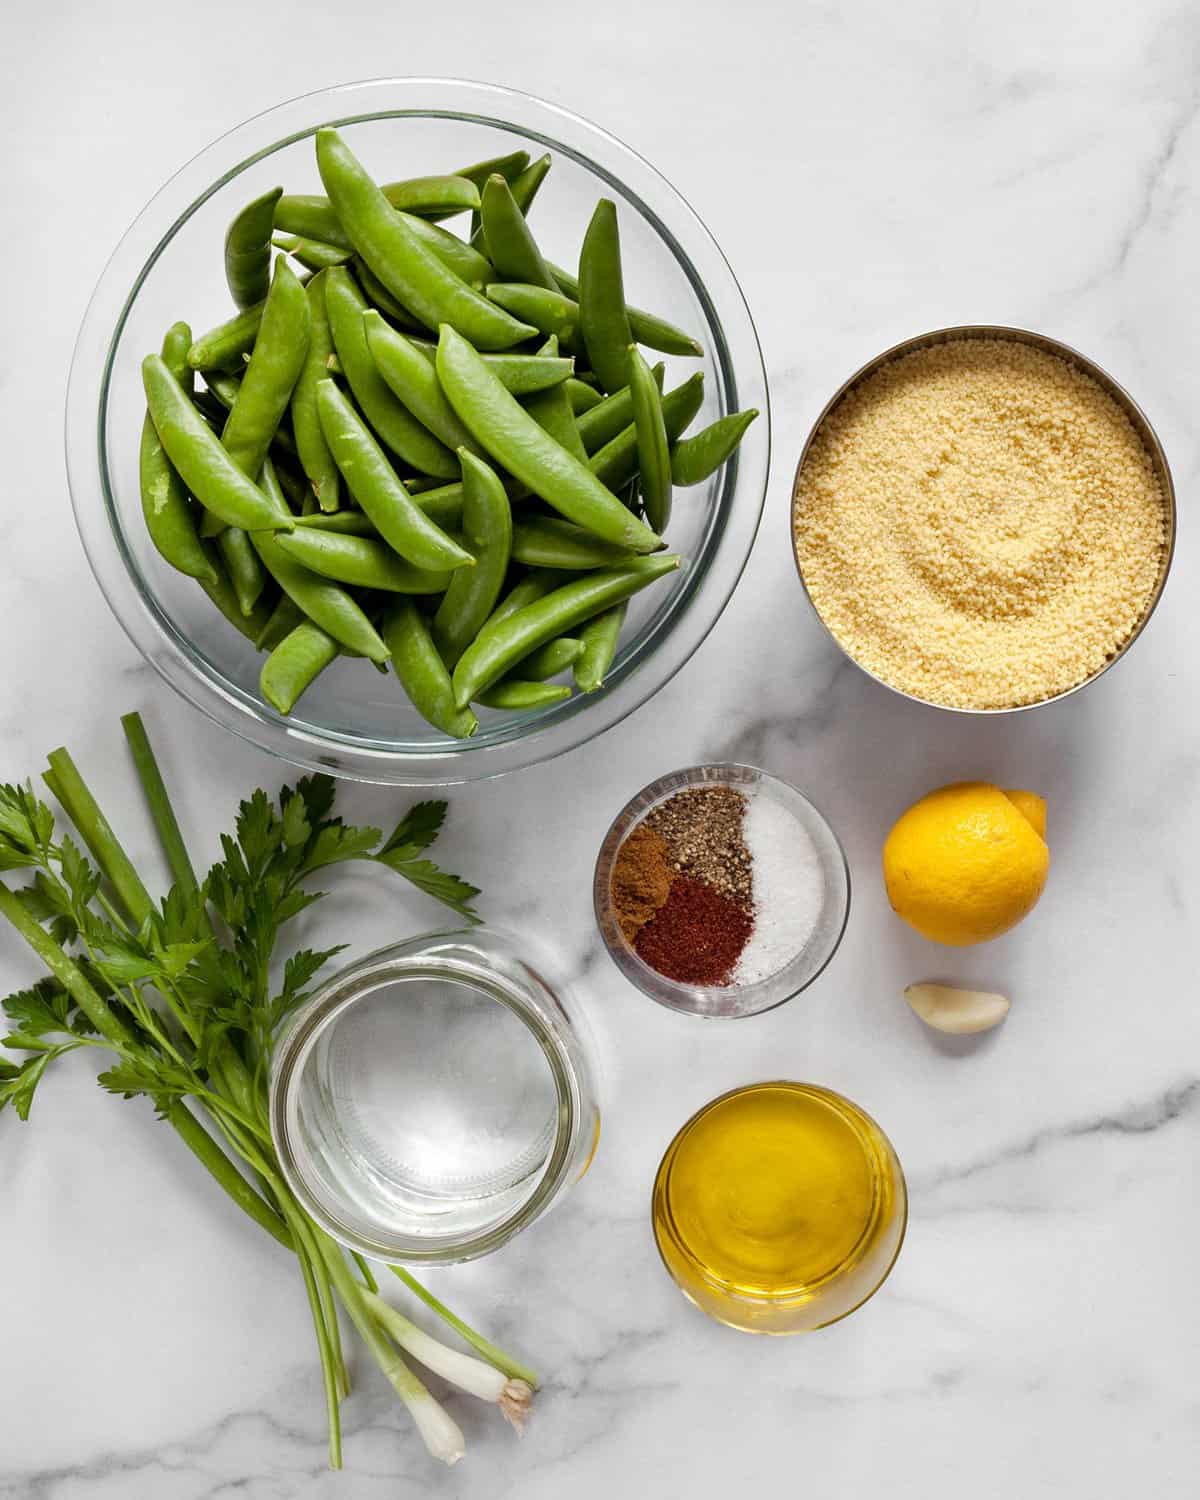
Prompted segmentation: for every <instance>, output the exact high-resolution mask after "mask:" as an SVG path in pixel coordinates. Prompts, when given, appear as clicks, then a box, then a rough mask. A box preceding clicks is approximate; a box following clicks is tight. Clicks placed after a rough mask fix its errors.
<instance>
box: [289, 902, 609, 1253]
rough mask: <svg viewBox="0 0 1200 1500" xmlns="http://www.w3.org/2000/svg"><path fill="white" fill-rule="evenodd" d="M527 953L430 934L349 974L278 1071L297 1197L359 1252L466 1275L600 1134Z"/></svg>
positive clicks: (295, 1023)
mask: <svg viewBox="0 0 1200 1500" xmlns="http://www.w3.org/2000/svg"><path fill="white" fill-rule="evenodd" d="M566 996H567V992H566V988H565V986H564V985H563V984H562V983H561V981H560V980H558V979H557V978H555V976H554V970H553V967H552V966H550V965H547V963H546V961H545V960H544V959H543V958H542V957H541V956H540V955H536V956H534V955H533V954H532V952H531V946H530V944H529V942H528V940H527V939H526V938H524V937H522V938H519V939H518V938H515V937H513V936H511V935H509V934H507V933H504V932H500V931H497V930H496V929H493V928H486V927H471V928H466V929H463V930H462V931H458V932H434V933H426V934H423V935H421V936H419V937H416V938H411V939H409V940H408V941H407V942H404V943H398V944H396V945H395V946H393V947H390V948H382V949H380V950H379V951H378V952H377V953H372V954H370V955H368V957H366V958H364V959H362V960H361V961H360V962H359V963H356V964H352V965H350V966H349V967H348V968H345V969H343V970H342V971H341V972H340V973H338V974H336V975H334V976H333V978H331V979H330V980H329V982H328V983H327V984H325V985H324V986H322V988H321V989H320V990H319V991H318V992H317V993H316V994H315V995H313V996H312V998H311V999H310V1000H309V1001H308V1002H307V1004H306V1005H305V1006H304V1007H303V1009H302V1010H300V1011H299V1012H297V1014H296V1016H295V1017H294V1018H293V1020H292V1023H291V1025H290V1026H289V1027H288V1029H287V1031H286V1032H285V1034H284V1035H283V1036H282V1038H281V1039H280V1042H279V1045H278V1047H277V1048H276V1052H275V1057H274V1061H273V1064H272V1070H271V1091H270V1118H271V1135H272V1138H273V1140H274V1142H275V1148H276V1151H277V1152H278V1154H279V1163H280V1166H281V1168H282V1170H283V1174H284V1176H285V1177H286V1179H287V1182H288V1185H289V1187H291V1189H292V1191H293V1192H294V1193H295V1194H296V1196H297V1198H298V1199H299V1200H300V1202H301V1203H302V1204H303V1205H304V1207H305V1208H306V1209H307V1211H308V1212H309V1213H310V1214H311V1215H312V1217H313V1218H314V1219H315V1220H316V1221H317V1222H318V1223H319V1224H321V1225H322V1227H323V1228H325V1229H327V1230H328V1231H329V1233H330V1234H332V1235H333V1236H334V1237H335V1238H336V1239H338V1240H340V1241H341V1242H342V1244H344V1245H346V1246H348V1247H349V1248H350V1249H351V1250H357V1251H359V1252H360V1253H362V1254H364V1255H370V1256H373V1257H375V1258H377V1259H380V1260H386V1261H411V1262H424V1263H428V1262H442V1261H460V1260H471V1259H473V1258H475V1257H476V1256H479V1255H485V1254H487V1253H488V1252H489V1251H491V1250H495V1249H497V1248H499V1246H501V1245H503V1244H505V1243H506V1242H507V1241H508V1240H510V1239H511V1238H512V1237H513V1235H515V1234H517V1233H518V1232H519V1231H520V1230H522V1229H524V1228H525V1227H526V1226H527V1225H529V1224H532V1223H533V1221H534V1220H535V1219H537V1218H539V1217H540V1216H541V1215H542V1214H544V1213H545V1212H546V1211H547V1209H549V1208H550V1206H551V1205H552V1204H553V1203H555V1202H557V1201H558V1199H559V1198H560V1197H561V1196H562V1194H563V1193H564V1192H565V1191H566V1190H567V1188H569V1187H570V1186H571V1184H572V1183H575V1182H577V1181H578V1180H579V1179H580V1178H581V1177H582V1176H583V1174H584V1173H585V1172H586V1171H587V1169H588V1167H589V1166H590V1165H591V1161H592V1157H593V1156H594V1155H595V1151H596V1145H597V1142H598V1140H599V1134H600V1114H599V1110H598V1107H597V1104H596V1099H595V1090H594V1085H593V1082H592V1076H591V1067H590V1065H589V1062H588V1056H587V1053H588V1048H587V1044H586V1037H585V1036H584V1034H583V1031H582V1024H583V1023H582V1020H581V1018H579V1017H577V1016H572V1014H571V1013H570V1011H569V1009H568V1003H567V998H566Z"/></svg>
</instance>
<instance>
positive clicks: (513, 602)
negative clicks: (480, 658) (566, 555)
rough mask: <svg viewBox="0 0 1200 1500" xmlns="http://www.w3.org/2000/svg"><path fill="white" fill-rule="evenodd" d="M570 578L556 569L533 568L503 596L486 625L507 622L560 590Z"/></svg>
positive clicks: (567, 574)
mask: <svg viewBox="0 0 1200 1500" xmlns="http://www.w3.org/2000/svg"><path fill="white" fill-rule="evenodd" d="M570 578H571V575H570V574H569V573H563V572H560V571H559V570H558V569H556V568H535V569H534V570H533V572H531V573H527V574H526V575H525V577H524V578H522V579H521V581H520V582H519V583H516V584H514V585H513V587H512V588H511V589H510V590H509V591H508V593H507V594H505V596H504V598H503V599H501V601H500V603H499V604H497V606H496V608H495V609H494V610H493V611H492V612H491V614H490V615H489V616H488V618H487V624H488V625H498V624H499V623H500V621H501V620H507V619H508V617H509V616H510V615H515V614H516V613H517V611H518V610H521V609H524V608H525V606H526V605H527V604H536V603H537V601H538V600H539V599H544V598H545V597H546V595H547V594H548V593H550V592H551V590H553V589H557V588H561V587H562V585H563V584H564V583H568V582H570Z"/></svg>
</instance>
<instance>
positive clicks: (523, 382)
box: [409, 337, 630, 426]
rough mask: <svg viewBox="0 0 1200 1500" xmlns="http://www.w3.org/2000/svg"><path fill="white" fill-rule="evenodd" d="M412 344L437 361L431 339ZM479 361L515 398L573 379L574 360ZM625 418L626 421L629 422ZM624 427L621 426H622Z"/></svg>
mask: <svg viewBox="0 0 1200 1500" xmlns="http://www.w3.org/2000/svg"><path fill="white" fill-rule="evenodd" d="M409 343H410V344H411V345H412V346H413V348H414V349H415V350H416V351H417V353H418V354H420V356H421V358H422V359H427V360H428V361H429V363H430V364H431V365H432V364H436V362H437V345H436V344H431V343H430V342H429V341H428V339H423V338H416V337H412V338H410V339H409ZM479 357H480V359H482V360H483V362H484V364H485V365H487V367H488V369H489V370H491V372H492V374H493V375H495V377H496V378H497V380H499V382H500V384H501V385H502V386H503V387H504V389H505V390H506V391H511V392H512V393H513V395H514V396H531V395H532V394H533V393H534V391H545V390H549V388H550V387H551V386H552V385H559V384H561V383H562V382H563V381H564V380H567V379H568V378H569V377H570V374H571V371H572V370H573V369H574V368H575V361H574V360H573V359H571V358H567V357H564V358H561V359H560V358H559V357H558V356H557V355H554V356H547V355H543V354H481V355H480V356H479ZM629 420H630V419H629V418H626V421H629ZM624 425H625V424H624V423H622V426H624Z"/></svg>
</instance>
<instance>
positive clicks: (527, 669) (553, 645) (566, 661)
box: [512, 635, 583, 682]
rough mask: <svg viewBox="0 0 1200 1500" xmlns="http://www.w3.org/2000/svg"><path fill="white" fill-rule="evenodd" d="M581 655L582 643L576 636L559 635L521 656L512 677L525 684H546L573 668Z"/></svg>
mask: <svg viewBox="0 0 1200 1500" xmlns="http://www.w3.org/2000/svg"><path fill="white" fill-rule="evenodd" d="M582 654H583V642H582V641H581V640H580V639H579V637H578V636H574V635H560V636H558V637H557V638H556V639H555V640H553V641H547V642H546V644H545V645H544V646H539V647H538V649H537V650H536V651H531V652H530V653H529V655H528V656H523V657H522V658H521V660H520V661H519V662H518V663H517V664H516V666H515V667H514V668H513V670H512V675H513V676H514V677H516V678H519V679H521V680H522V681H525V682H547V681H549V679H550V678H551V677H557V676H558V674H559V673H560V672H565V671H566V670H567V668H568V667H571V666H574V664H575V663H576V662H577V661H578V660H579V658H580V656H582Z"/></svg>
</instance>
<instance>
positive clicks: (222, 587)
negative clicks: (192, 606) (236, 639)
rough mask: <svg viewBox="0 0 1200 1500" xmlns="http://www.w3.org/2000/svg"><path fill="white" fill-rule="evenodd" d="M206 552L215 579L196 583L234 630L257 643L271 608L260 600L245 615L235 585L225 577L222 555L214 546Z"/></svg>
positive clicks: (269, 615) (199, 579)
mask: <svg viewBox="0 0 1200 1500" xmlns="http://www.w3.org/2000/svg"><path fill="white" fill-rule="evenodd" d="M205 550H206V552H207V553H208V557H209V561H210V562H211V563H212V565H213V577H212V578H211V579H209V578H198V579H197V580H196V582H197V583H198V584H199V585H200V587H201V588H202V589H203V590H204V592H205V593H206V594H207V595H208V598H209V602H210V603H211V604H213V605H214V606H215V607H216V608H217V609H218V610H220V612H221V613H222V614H223V615H224V616H225V618H226V619H227V620H228V621H229V623H230V624H231V625H232V626H233V627H234V629H235V630H237V631H238V632H240V634H242V635H244V636H245V637H246V639H247V640H248V641H250V642H251V643H256V642H257V641H258V638H259V636H260V635H261V634H262V632H263V631H264V629H265V628H266V625H267V621H268V620H269V619H270V618H271V610H270V607H269V606H268V605H267V604H266V603H265V602H264V601H263V600H261V599H260V600H259V602H258V603H257V604H256V605H255V606H254V609H253V610H252V611H251V613H250V614H248V615H244V614H243V613H242V607H241V605H240V604H239V603H238V597H237V594H235V593H234V590H233V584H232V583H230V581H229V579H228V578H227V577H226V576H225V570H224V568H223V567H222V566H221V562H220V556H221V555H220V553H219V552H218V551H217V549H216V547H214V546H206V548H205Z"/></svg>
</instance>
